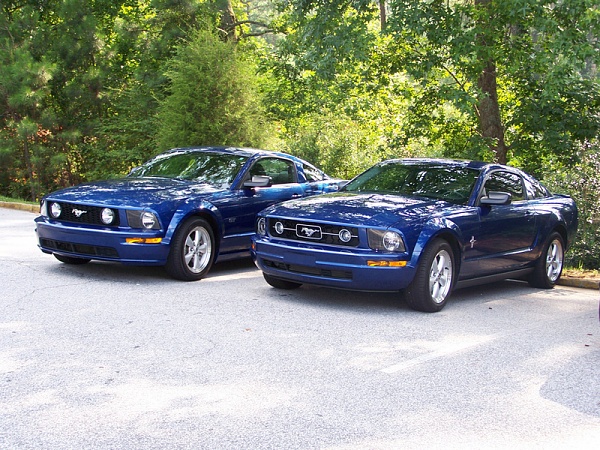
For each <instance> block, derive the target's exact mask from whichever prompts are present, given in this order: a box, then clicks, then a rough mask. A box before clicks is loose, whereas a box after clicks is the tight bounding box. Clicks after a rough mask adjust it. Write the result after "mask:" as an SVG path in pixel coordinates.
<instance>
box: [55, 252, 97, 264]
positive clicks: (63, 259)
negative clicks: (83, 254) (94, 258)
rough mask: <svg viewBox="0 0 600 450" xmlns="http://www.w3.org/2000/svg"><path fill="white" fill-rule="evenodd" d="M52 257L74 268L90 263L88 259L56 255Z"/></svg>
mask: <svg viewBox="0 0 600 450" xmlns="http://www.w3.org/2000/svg"><path fill="white" fill-rule="evenodd" d="M53 255H54V257H55V258H56V259H58V260H59V261H60V262H61V263H65V264H71V265H74V266H80V265H81V264H87V263H89V262H90V261H91V259H89V258H77V257H75V256H66V255H58V254H56V253H53Z"/></svg>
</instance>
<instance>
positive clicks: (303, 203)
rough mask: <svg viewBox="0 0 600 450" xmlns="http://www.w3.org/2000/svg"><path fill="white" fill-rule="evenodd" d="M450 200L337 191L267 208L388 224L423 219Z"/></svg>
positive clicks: (308, 216) (339, 220) (335, 219)
mask: <svg viewBox="0 0 600 450" xmlns="http://www.w3.org/2000/svg"><path fill="white" fill-rule="evenodd" d="M452 206H454V205H451V204H450V203H447V202H444V201H435V200H430V199H423V198H414V197H403V196H400V195H391V194H373V193H371V194H355V193H350V192H339V193H335V194H326V195H320V196H316V197H309V198H306V199H302V200H292V201H287V202H284V203H281V204H279V205H275V206H272V207H271V208H269V209H267V211H266V212H267V213H268V214H269V215H274V216H279V217H290V216H291V217H293V218H294V219H305V220H313V221H319V222H323V221H326V222H335V223H340V224H353V225H364V226H369V227H390V226H393V225H394V224H397V223H399V222H400V223H402V224H407V223H412V224H414V223H418V222H424V221H426V220H427V219H429V218H430V217H432V216H433V215H435V214H437V212H438V211H440V209H441V208H447V207H452Z"/></svg>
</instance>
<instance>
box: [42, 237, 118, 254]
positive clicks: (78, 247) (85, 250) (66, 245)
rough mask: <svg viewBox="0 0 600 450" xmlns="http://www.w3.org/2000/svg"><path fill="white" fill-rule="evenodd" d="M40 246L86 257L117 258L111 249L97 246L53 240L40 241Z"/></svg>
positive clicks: (114, 250)
mask: <svg viewBox="0 0 600 450" xmlns="http://www.w3.org/2000/svg"><path fill="white" fill-rule="evenodd" d="M40 245H41V246H42V247H43V248H45V249H49V250H56V251H60V252H66V253H78V254H80V255H88V256H104V257H107V258H118V257H119V254H118V253H117V250H116V249H114V248H112V247H100V246H98V245H87V244H73V243H71V242H63V241H55V240H54V239H44V238H41V239H40Z"/></svg>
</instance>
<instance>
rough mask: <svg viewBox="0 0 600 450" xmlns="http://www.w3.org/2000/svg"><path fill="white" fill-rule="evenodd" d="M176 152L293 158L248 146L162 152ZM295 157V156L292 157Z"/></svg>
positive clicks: (191, 148)
mask: <svg viewBox="0 0 600 450" xmlns="http://www.w3.org/2000/svg"><path fill="white" fill-rule="evenodd" d="M177 152H189V153H194V152H204V153H222V154H230V155H240V156H247V157H251V156H255V155H259V156H260V155H271V156H272V155H277V156H284V157H287V158H294V157H293V156H291V155H287V154H285V153H279V152H273V151H270V150H261V149H257V148H249V147H230V146H202V147H177V148H173V149H171V150H167V151H166V152H163V153H162V154H168V153H177ZM294 159H296V158H294Z"/></svg>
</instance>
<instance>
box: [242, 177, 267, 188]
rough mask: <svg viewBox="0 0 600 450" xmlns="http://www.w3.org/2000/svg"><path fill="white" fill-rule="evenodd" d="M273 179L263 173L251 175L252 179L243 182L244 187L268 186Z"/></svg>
mask: <svg viewBox="0 0 600 450" xmlns="http://www.w3.org/2000/svg"><path fill="white" fill-rule="evenodd" d="M272 183H273V181H272V180H271V177H267V176H265V175H253V176H252V180H250V181H246V182H244V187H245V188H257V187H269V186H271V184H272Z"/></svg>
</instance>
